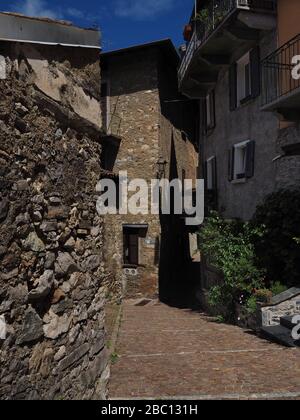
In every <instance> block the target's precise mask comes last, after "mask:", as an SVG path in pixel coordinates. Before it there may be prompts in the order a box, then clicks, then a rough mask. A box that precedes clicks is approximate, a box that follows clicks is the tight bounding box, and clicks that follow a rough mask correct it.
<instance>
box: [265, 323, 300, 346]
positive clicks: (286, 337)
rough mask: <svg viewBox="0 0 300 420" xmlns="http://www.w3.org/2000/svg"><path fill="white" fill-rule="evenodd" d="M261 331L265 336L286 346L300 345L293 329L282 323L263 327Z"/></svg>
mask: <svg viewBox="0 0 300 420" xmlns="http://www.w3.org/2000/svg"><path fill="white" fill-rule="evenodd" d="M260 331H261V334H262V336H263V337H264V338H266V339H268V340H270V341H273V342H275V343H277V344H281V345H283V346H285V347H300V342H299V341H298V342H296V341H294V340H293V337H292V333H291V330H290V329H288V328H286V327H284V326H282V325H275V326H272V327H262V328H261V330H260Z"/></svg>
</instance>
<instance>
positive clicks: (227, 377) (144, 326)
mask: <svg viewBox="0 0 300 420" xmlns="http://www.w3.org/2000/svg"><path fill="white" fill-rule="evenodd" d="M135 303H136V301H133V300H127V301H126V302H125V303H124V307H123V316H122V322H121V328H120V332H119V338H118V342H117V347H116V350H115V352H116V353H115V361H114V363H113V364H112V377H111V382H110V395H109V398H110V399H112V400H115V399H149V400H151V399H159V400H161V399H178V400H180V399H182V400H184V399H197V400H199V399H205V400H206V399H260V398H261V399H300V351H299V349H287V348H284V347H280V346H278V345H276V344H271V343H269V342H267V341H265V340H262V339H260V338H258V337H256V336H255V335H253V333H250V332H247V331H244V330H242V329H240V328H238V327H235V326H231V325H224V324H218V323H216V322H214V320H213V319H212V318H209V317H208V316H207V315H204V314H202V313H198V312H191V311H189V310H180V309H176V308H171V307H168V306H166V305H163V304H161V303H157V302H155V301H153V302H150V303H148V304H147V305H146V306H135Z"/></svg>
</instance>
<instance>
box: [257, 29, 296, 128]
mask: <svg viewBox="0 0 300 420" xmlns="http://www.w3.org/2000/svg"><path fill="white" fill-rule="evenodd" d="M296 56H299V57H298V58H299V59H298V58H297V57H296ZM294 60H295V61H294ZM299 63H300V34H299V35H297V36H296V37H295V38H293V39H292V40H290V41H289V42H287V43H286V44H284V45H283V46H282V47H280V48H279V49H278V50H276V51H274V52H273V53H272V54H270V55H269V56H268V57H266V58H265V59H264V60H263V61H262V110H263V111H273V112H277V113H278V114H281V115H282V116H283V117H284V119H285V120H287V121H299V119H300V71H299V66H298V71H297V67H296V66H297V64H299Z"/></svg>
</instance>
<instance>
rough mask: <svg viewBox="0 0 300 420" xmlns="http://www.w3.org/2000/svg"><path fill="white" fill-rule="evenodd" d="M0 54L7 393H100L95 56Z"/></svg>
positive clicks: (103, 359) (102, 289) (0, 380)
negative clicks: (1, 71) (1, 63)
mask: <svg viewBox="0 0 300 420" xmlns="http://www.w3.org/2000/svg"><path fill="white" fill-rule="evenodd" d="M1 55H2V57H4V58H5V67H6V69H5V70H6V71H5V77H4V78H3V80H0V270H1V271H0V273H1V274H0V276H1V281H0V324H1V325H0V363H1V372H0V384H1V385H0V398H1V399H82V398H86V399H91V398H97V399H99V398H100V399H101V398H105V395H106V381H107V378H108V374H109V370H108V368H107V351H106V346H105V341H106V338H105V330H104V303H105V296H106V295H107V282H108V276H106V274H105V272H104V264H103V255H102V252H103V221H102V219H101V218H100V217H99V216H98V215H97V213H96V206H95V203H96V199H97V197H96V196H95V186H96V184H97V182H98V180H99V177H100V173H101V167H100V154H101V144H100V140H101V132H100V127H99V122H100V117H101V116H100V108H99V95H100V92H99V86H100V67H99V60H98V51H97V50H91V49H89V50H83V49H82V50H80V54H79V50H78V49H74V50H73V49H71V48H62V47H54V46H53V47H45V46H43V47H38V46H26V45H24V44H22V45H21V44H12V43H1Z"/></svg>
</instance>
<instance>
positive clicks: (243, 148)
mask: <svg viewBox="0 0 300 420" xmlns="http://www.w3.org/2000/svg"><path fill="white" fill-rule="evenodd" d="M247 143H248V142H247ZM247 143H241V144H238V145H236V146H234V148H235V151H234V179H244V178H246V162H247V161H246V158H247Z"/></svg>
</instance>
